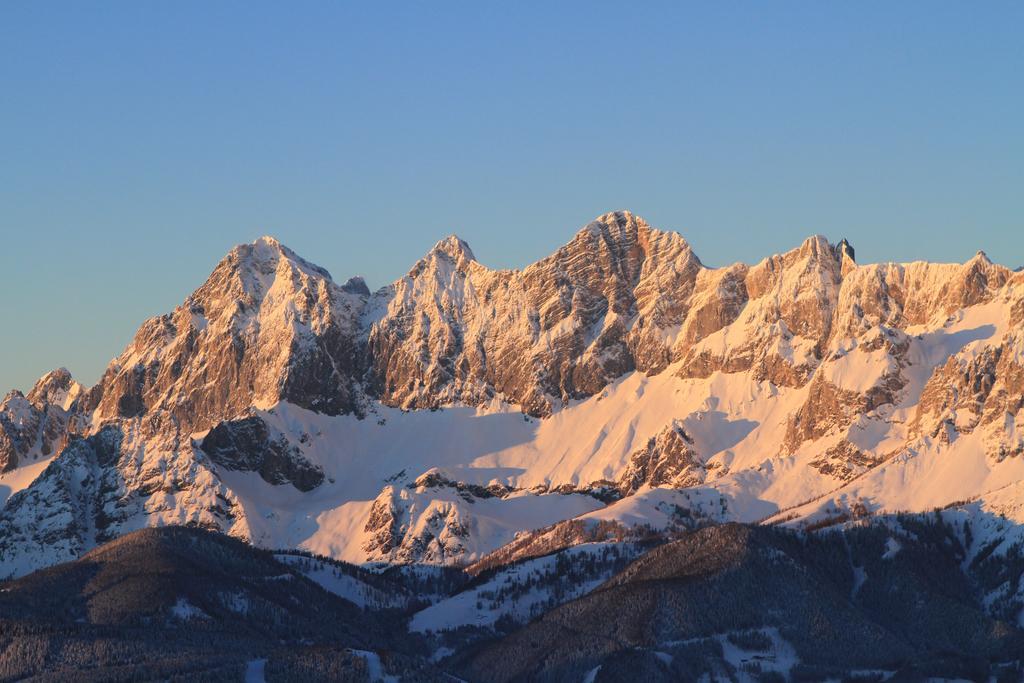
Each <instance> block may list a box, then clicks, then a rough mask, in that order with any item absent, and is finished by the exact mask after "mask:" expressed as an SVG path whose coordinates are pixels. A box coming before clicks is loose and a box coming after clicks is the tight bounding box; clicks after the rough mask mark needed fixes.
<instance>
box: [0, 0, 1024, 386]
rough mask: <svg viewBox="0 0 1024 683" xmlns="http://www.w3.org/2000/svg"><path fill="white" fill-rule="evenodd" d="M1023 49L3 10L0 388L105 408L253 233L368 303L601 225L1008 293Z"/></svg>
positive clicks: (824, 37)
mask: <svg viewBox="0 0 1024 683" xmlns="http://www.w3.org/2000/svg"><path fill="white" fill-rule="evenodd" d="M630 4H636V5H642V6H641V7H639V8H637V7H633V8H627V7H626V6H627V5H630ZM1022 35H1024V3H1021V2H983V3H971V2H920V3H918V2H895V3H894V2H856V3H832V2H805V3H796V2H772V3H765V2H707V3H702V4H699V5H698V4H688V3H680V2H669V3H664V4H662V3H654V2H652V3H623V2H612V3H599V2H580V3H570V2H564V3H563V2H559V3H550V2H537V3H531V2H505V3H497V2H495V3H479V2H466V3H456V2H440V3H427V2H409V3H394V4H391V3H369V2H367V3H358V4H357V3H340V2H329V3H328V2H322V3H318V2H300V3H262V2H214V3H208V2H198V1H196V2H188V1H182V2H137V1H132V2H114V1H110V2H66V3H54V2H45V1H35V0H33V1H31V2H29V1H25V2H15V1H11V2H3V3H0V238H2V242H0V288H2V293H3V294H2V301H3V303H2V308H0V321H2V322H0V325H2V328H0V393H2V392H3V391H6V389H8V388H13V387H17V388H22V389H26V388H28V387H29V386H31V384H32V382H33V381H34V379H35V378H36V377H38V376H39V375H41V374H42V373H44V372H45V371H47V370H49V369H51V368H53V367H56V366H60V365H66V366H67V367H69V368H70V369H71V371H72V372H73V373H74V374H75V375H76V376H77V377H79V378H80V379H81V380H83V381H84V382H87V383H92V382H94V381H95V380H96V379H97V378H98V376H99V374H100V372H101V370H102V368H103V367H104V366H105V365H106V363H107V362H108V361H109V360H110V359H111V358H112V357H113V356H115V355H116V354H117V353H119V352H120V350H121V349H122V348H123V346H124V345H125V344H126V343H127V342H128V341H129V340H130V338H131V336H132V333H133V332H134V330H135V328H136V327H137V326H138V324H139V323H140V322H141V321H142V320H143V319H145V318H146V317H148V316H151V315H155V314H158V313H162V312H165V311H169V310H171V309H172V308H173V307H174V306H175V305H176V304H178V303H179V302H180V301H181V300H182V299H183V298H184V297H185V296H186V295H187V294H188V293H189V292H190V291H191V290H192V289H193V288H194V287H196V286H198V285H199V284H200V283H201V282H202V281H203V279H204V278H205V276H206V275H207V273H208V272H209V271H210V270H211V269H212V267H213V266H214V264H215V263H216V262H217V261H218V260H219V259H220V257H221V256H222V255H223V254H224V253H226V252H227V250H228V249H229V248H230V247H231V246H232V245H233V244H236V243H239V242H248V241H251V240H253V239H254V238H256V237H258V236H259V235H261V234H265V233H271V234H274V235H276V236H278V237H279V238H280V239H281V240H282V241H284V242H285V243H286V244H288V245H289V246H291V247H292V248H293V249H295V250H296V251H297V252H298V253H300V254H302V255H304V256H305V257H306V258H308V259H310V260H312V261H314V262H317V263H319V264H321V265H323V266H325V267H327V268H328V269H329V270H330V271H331V272H332V273H333V274H334V276H335V279H337V280H344V279H345V278H347V277H348V276H350V275H354V274H362V275H364V276H365V277H366V278H367V280H368V282H369V283H370V285H371V287H377V286H380V285H382V284H385V283H386V282H388V281H390V280H392V279H394V278H396V277H398V276H399V275H401V274H403V273H404V272H405V271H406V269H407V268H408V267H409V266H410V265H411V264H412V263H413V262H414V261H415V259H416V258H418V257H419V256H420V255H422V254H423V253H424V252H425V251H426V250H427V249H429V247H430V246H431V245H432V244H433V243H434V242H435V241H436V240H437V239H439V238H441V237H442V236H444V235H446V234H448V233H451V232H456V233H458V234H459V235H461V236H462V237H463V238H465V239H466V240H467V241H468V242H469V243H470V244H471V245H472V246H473V248H474V250H475V251H476V254H477V256H478V258H480V260H481V261H483V262H484V263H487V264H488V265H492V266H496V267H498V266H503V267H504V266H508V267H518V266H523V265H525V264H527V263H530V262H531V261H533V260H536V259H537V258H539V257H541V256H544V255H546V254H548V253H550V252H551V251H552V250H553V249H554V248H556V247H557V246H558V245H560V244H562V243H564V242H565V241H567V240H568V239H569V238H570V237H571V235H572V234H573V233H574V232H575V230H576V229H577V228H578V227H579V226H581V225H583V224H584V223H586V222H587V221H588V220H590V219H591V218H593V217H594V216H596V215H598V214H601V213H604V212H605V211H608V210H612V209H618V208H629V209H632V210H633V211H635V212H637V213H639V214H640V215H643V216H645V217H646V218H647V219H648V220H649V221H650V222H651V223H653V224H654V225H657V226H659V227H663V228H671V229H674V230H678V231H679V232H681V233H682V234H683V235H685V236H686V237H687V238H688V239H689V240H690V242H691V243H692V244H693V245H694V248H695V249H696V250H697V253H698V254H699V255H700V256H701V258H702V259H703V260H704V261H705V262H706V263H709V264H712V265H719V264H725V263H731V262H733V261H737V260H743V261H748V262H751V261H756V260H758V259H760V258H761V257H763V256H765V255H767V254H769V253H772V252H777V251H781V250H783V249H787V248H790V247H792V246H794V245H796V244H798V243H799V242H800V241H801V240H802V239H803V238H804V237H806V236H807V235H809V234H812V233H824V234H826V235H827V236H829V237H830V238H831V239H832V240H833V241H836V240H838V239H839V238H840V237H843V236H846V237H848V238H849V239H850V240H851V242H852V243H853V244H854V246H855V247H856V249H857V255H858V260H860V261H861V262H866V261H876V260H912V259H930V260H946V261H948V260H956V261H962V260H965V259H967V258H969V257H970V256H971V255H973V254H974V252H975V251H977V250H978V249H985V250H986V251H987V252H988V253H989V255H990V256H991V257H992V258H993V259H994V260H997V261H1000V262H1003V263H1006V264H1007V265H1010V266H1013V267H1016V266H1018V265H1021V264H1022V263H1024V236H1022V234H1024V212H1022V210H1024V123H1022V122H1024V40H1022V39H1021V36H1022Z"/></svg>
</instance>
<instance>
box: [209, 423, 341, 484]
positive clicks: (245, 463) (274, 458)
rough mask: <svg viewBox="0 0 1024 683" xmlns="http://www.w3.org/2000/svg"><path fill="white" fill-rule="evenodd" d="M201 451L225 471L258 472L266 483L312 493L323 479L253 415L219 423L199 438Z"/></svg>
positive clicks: (311, 465) (295, 451)
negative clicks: (287, 485)
mask: <svg viewBox="0 0 1024 683" xmlns="http://www.w3.org/2000/svg"><path fill="white" fill-rule="evenodd" d="M202 449H203V452H204V453H206V455H208V456H209V457H210V459H211V460H213V461H214V462H215V463H217V464H218V465H220V466H221V467H224V468H225V469H229V470H240V471H243V472H258V473H259V475H260V477H262V478H263V480H264V481H266V482H268V483H270V484H277V485H280V484H292V485H293V486H294V487H295V488H297V489H299V490H300V491H312V490H313V489H315V488H316V487H317V486H319V485H320V484H321V483H322V482H323V480H324V473H323V470H321V469H320V468H319V467H317V466H316V465H314V464H313V463H311V462H309V461H308V460H306V458H305V457H304V456H303V455H302V451H301V450H299V449H298V448H297V447H295V446H292V445H291V444H289V443H288V440H287V439H286V438H285V437H284V435H282V434H276V435H275V434H272V433H271V430H270V428H269V427H268V426H267V423H266V422H264V421H263V420H262V418H260V417H257V416H252V417H247V418H243V419H240V420H230V421H227V422H221V423H220V424H218V425H217V426H216V427H214V428H213V429H211V430H210V432H209V434H207V435H206V436H205V437H204V438H203V442H202Z"/></svg>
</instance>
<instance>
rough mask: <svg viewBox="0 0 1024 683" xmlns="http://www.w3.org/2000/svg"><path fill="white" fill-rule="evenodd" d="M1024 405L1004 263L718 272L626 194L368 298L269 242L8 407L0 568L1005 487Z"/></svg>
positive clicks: (447, 249)
mask: <svg viewBox="0 0 1024 683" xmlns="http://www.w3.org/2000/svg"><path fill="white" fill-rule="evenodd" d="M1022 408H1024V274H1022V273H1015V272H1014V271H1011V270H1010V269H1008V268H1005V267H1003V266H1000V265H996V264H994V263H992V262H991V261H990V260H989V259H988V258H987V257H986V256H985V255H984V254H982V253H979V254H978V255H977V256H975V257H974V258H972V259H971V260H970V261H968V262H967V263H964V264H930V263H923V262H917V263H909V264H893V263H888V264H871V265H859V264H857V263H856V261H855V252H854V250H853V248H852V247H851V246H850V244H849V243H847V242H846V241H845V240H843V241H842V242H840V243H839V244H836V245H833V244H830V243H829V242H828V241H827V240H826V239H825V238H823V237H818V236H816V237H811V238H809V239H808V240H806V241H805V242H804V243H803V244H801V245H800V246H799V247H797V248H796V249H793V250H792V251H789V252H786V253H784V254H780V255H775V256H771V257H768V258H766V259H764V260H763V261H761V262H760V263H758V264H755V265H745V264H739V263H737V264H734V265H731V266H727V267H723V268H708V267H705V266H704V265H703V264H702V263H701V262H700V260H699V259H698V258H697V256H696V255H695V254H694V252H693V250H692V249H691V248H690V246H689V245H688V244H687V243H686V241H685V240H684V239H683V238H682V237H681V236H680V235H678V234H676V233H674V232H667V231H660V230H656V229H654V228H651V227H650V226H649V225H647V224H646V223H645V222H644V221H643V220H642V219H640V218H639V217H637V216H634V215H632V214H630V213H628V212H616V213H611V214H606V215H604V216H602V217H600V218H598V219H597V220H595V221H593V222H592V223H590V224H588V225H587V226H585V227H584V228H583V229H582V230H581V231H579V232H578V233H577V234H576V235H575V237H573V239H572V240H570V241H569V243H568V244H566V245H565V246H564V247H562V248H561V249H559V250H558V251H557V252H556V253H554V254H552V255H551V256H549V257H547V258H545V259H542V260H540V261H538V262H537V263H534V264H532V265H530V266H528V267H526V268H525V269H523V270H492V269H490V268H488V267H486V266H484V265H483V264H481V263H479V262H478V261H477V260H476V258H475V256H474V255H473V252H472V250H471V249H470V248H469V246H468V245H467V244H466V243H465V242H463V241H462V240H460V239H459V238H457V237H454V236H452V237H449V238H446V239H444V240H442V241H441V242H438V244H437V245H436V246H435V247H434V248H433V249H432V250H431V251H430V252H429V253H428V254H427V255H426V256H424V257H423V258H422V259H420V260H419V261H418V262H417V263H416V264H415V265H414V266H413V267H412V269H411V270H410V271H409V273H408V274H407V275H406V276H405V277H403V278H401V279H399V280H398V281H396V282H395V283H393V284H391V285H389V286H387V287H384V288H383V289H381V290H379V291H377V292H375V293H371V292H369V290H368V289H367V287H366V285H365V284H364V283H363V282H362V280H360V279H358V278H353V279H351V280H349V281H348V282H346V283H345V284H343V285H339V284H337V283H335V282H334V281H333V280H332V278H331V276H330V274H329V273H328V272H327V271H326V270H324V269H322V268H320V267H318V266H315V265H313V264H311V263H309V262H307V261H305V260H303V259H302V258H300V257H299V256H297V255H296V254H295V253H294V252H292V251H291V250H289V249H288V248H287V247H285V246H283V245H281V244H280V243H279V242H277V241H276V240H274V239H272V238H266V237H265V238H261V239H259V240H257V241H256V242H254V243H253V244H250V245H242V246H239V247H236V248H235V249H233V250H232V251H231V252H230V253H229V254H228V255H227V256H226V257H225V258H224V259H223V260H222V261H221V262H220V263H219V264H218V265H217V267H216V268H215V269H214V271H213V273H212V274H211V276H210V277H209V279H208V280H207V281H206V282H205V283H204V284H203V285H202V286H201V287H199V289H197V290H196V291H195V292H193V293H192V294H191V295H190V296H189V297H188V298H187V299H186V300H185V302H184V303H183V304H182V305H181V306H179V307H178V308H176V309H175V310H174V311H173V312H171V313H169V314H167V315H164V316H159V317H157V318H153V319H151V320H149V321H146V322H145V323H144V324H143V325H142V326H141V327H140V328H139V331H138V332H137V333H136V335H135V338H134V339H133V340H132V342H131V343H130V344H129V345H128V347H127V348H126V349H125V350H124V352H123V353H122V354H121V355H120V356H118V357H117V358H115V359H114V360H113V361H112V362H111V364H110V366H109V367H108V368H107V370H106V372H105V373H104V375H103V377H102V378H101V380H100V381H99V383H98V384H97V385H96V386H94V387H92V388H90V389H86V388H83V387H81V386H79V385H78V384H77V383H75V382H74V381H73V380H72V379H71V377H70V375H69V374H68V373H67V372H66V371H64V370H59V371H55V372H54V373H50V374H49V375H47V376H46V377H44V378H43V379H41V380H40V382H39V384H37V386H36V387H35V388H34V389H33V391H32V392H30V394H29V395H28V396H22V395H20V394H19V393H17V392H12V393H11V394H9V395H8V396H7V397H6V398H5V399H4V400H3V402H2V403H0V469H2V471H3V474H2V475H0V489H6V491H5V493H4V495H5V497H8V500H7V502H6V505H5V507H4V509H3V511H2V512H0V574H16V575H21V574H24V573H27V572H29V571H31V570H33V569H36V568H39V567H42V566H46V565H49V564H52V563H55V562H59V561H64V560H69V559H74V558H76V557H78V556H80V555H81V554H82V553H84V552H86V551H88V550H89V549H91V548H93V547H95V546H96V545H97V544H100V543H102V542H104V541H106V540H109V539H112V538H114V537H117V536H120V535H122V534H124V533H126V532H128V531H132V530H135V529H139V528H143V527H148V526H160V525H165V524H172V523H174V524H193V525H198V526H202V527H205V528H210V529H214V530H218V531H222V532H225V533H228V534H231V535H233V536H236V537H239V538H243V539H246V540H249V541H251V542H253V543H255V544H257V545H261V546H266V547H271V548H279V549H284V548H299V549H304V550H308V551H311V552H315V553H319V554H322V555H325V556H329V557H333V558H336V559H341V560H346V561H351V562H360V563H362V562H370V561H385V562H421V563H430V564H460V565H461V564H469V563H473V562H486V561H487V558H489V557H494V556H495V555H494V553H498V554H499V555H500V556H502V557H505V558H506V559H507V558H509V557H532V556H534V555H536V554H537V552H536V549H537V548H546V549H549V550H550V549H551V548H565V547H568V546H571V545H574V544H575V543H579V542H584V541H586V542H591V541H605V540H624V539H628V538H631V537H632V536H631V534H632V535H634V536H637V535H642V534H645V533H659V532H665V531H672V532H674V531H678V530H680V529H686V528H692V527H694V526H697V525H700V524H702V523H704V522H706V521H745V522H752V521H759V520H769V521H772V522H778V523H784V524H788V525H797V526H799V525H821V524H827V523H839V522H844V521H847V520H850V519H854V518H858V517H862V516H865V515H873V514H879V513H885V512H892V511H896V510H910V511H924V510H931V509H932V508H935V507H942V506H946V505H949V504H952V503H954V502H963V501H972V500H973V501H976V503H977V505H981V506H985V505H988V504H989V503H988V502H987V501H988V499H989V498H990V497H992V496H1005V491H1006V490H1007V489H1006V487H1008V486H1012V485H1014V484H1015V483H1016V482H1019V481H1020V480H1022V479H1024V459H1022V458H1021V457H1019V456H1020V455H1021V454H1022V453H1024V431H1021V430H1019V429H1017V427H1016V423H1017V421H1019V420H1021V419H1022V417H1024V416H1022V414H1021V409H1022ZM999 491H1003V493H997V492H999ZM531 549H532V550H531ZM502 553H503V554H502Z"/></svg>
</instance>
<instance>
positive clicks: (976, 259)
mask: <svg viewBox="0 0 1024 683" xmlns="http://www.w3.org/2000/svg"><path fill="white" fill-rule="evenodd" d="M967 263H968V264H975V263H977V264H981V265H986V266H990V265H992V259H990V258H989V257H988V254H986V253H985V252H984V251H983V250H981V249H979V250H978V253H977V254H975V255H974V256H972V257H971V260H970V261H968V262H967Z"/></svg>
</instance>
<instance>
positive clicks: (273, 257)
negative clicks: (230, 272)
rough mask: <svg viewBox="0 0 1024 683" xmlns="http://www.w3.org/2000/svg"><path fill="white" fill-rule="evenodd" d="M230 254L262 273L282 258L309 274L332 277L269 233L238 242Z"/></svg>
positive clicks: (269, 269) (273, 268)
mask: <svg viewBox="0 0 1024 683" xmlns="http://www.w3.org/2000/svg"><path fill="white" fill-rule="evenodd" d="M231 256H234V257H235V258H236V259H237V260H238V261H239V262H242V263H249V264H252V265H254V266H255V267H256V269H257V270H258V271H260V272H263V273H269V272H273V271H274V270H276V268H277V264H278V262H279V261H280V260H281V259H282V258H283V259H285V260H286V261H288V262H290V263H292V264H293V265H295V266H296V267H298V268H299V269H301V270H304V271H306V272H307V273H309V274H310V275H315V276H318V277H322V278H326V279H328V280H331V279H332V278H331V274H330V272H328V270H327V269H326V268H323V267H321V266H318V265H316V264H315V263H311V262H309V261H307V260H306V259H304V258H302V257H301V256H299V255H298V254H296V253H295V252H294V251H292V250H291V249H289V248H288V247H287V246H285V245H284V244H283V243H282V242H281V241H280V240H279V239H277V238H276V237H273V236H271V235H263V236H262V237H259V238H257V239H256V240H254V241H253V242H251V243H249V244H239V245H238V246H236V247H235V248H234V249H232V250H231V253H230V254H229V258H230V257H231Z"/></svg>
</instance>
